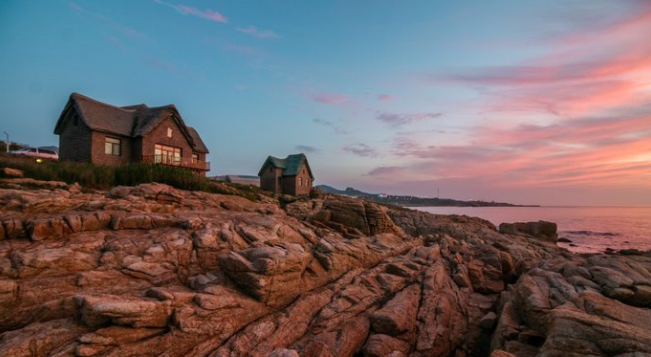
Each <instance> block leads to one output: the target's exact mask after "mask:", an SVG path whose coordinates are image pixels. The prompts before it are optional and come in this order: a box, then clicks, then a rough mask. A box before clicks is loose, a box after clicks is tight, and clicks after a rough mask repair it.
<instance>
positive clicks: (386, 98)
mask: <svg viewBox="0 0 651 357" xmlns="http://www.w3.org/2000/svg"><path fill="white" fill-rule="evenodd" d="M377 100H379V101H380V102H390V101H392V100H393V96H392V95H390V94H380V95H378V96H377Z"/></svg>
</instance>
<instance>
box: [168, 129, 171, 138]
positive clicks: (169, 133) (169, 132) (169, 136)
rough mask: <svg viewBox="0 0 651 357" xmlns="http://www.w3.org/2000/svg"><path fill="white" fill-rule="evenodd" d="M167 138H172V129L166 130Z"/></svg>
mask: <svg viewBox="0 0 651 357" xmlns="http://www.w3.org/2000/svg"><path fill="white" fill-rule="evenodd" d="M167 137H168V138H171V137H172V128H167Z"/></svg>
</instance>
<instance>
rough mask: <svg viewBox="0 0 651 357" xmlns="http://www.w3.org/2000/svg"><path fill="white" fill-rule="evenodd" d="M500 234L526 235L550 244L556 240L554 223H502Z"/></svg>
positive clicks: (556, 234)
mask: <svg viewBox="0 0 651 357" xmlns="http://www.w3.org/2000/svg"><path fill="white" fill-rule="evenodd" d="M500 233H503V234H527V235H530V236H533V237H538V238H542V239H544V240H548V241H551V242H556V240H557V239H558V233H557V227H556V223H552V222H546V221H538V222H527V223H522V222H518V223H502V224H500Z"/></svg>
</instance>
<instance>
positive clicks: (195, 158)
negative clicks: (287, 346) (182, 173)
mask: <svg viewBox="0 0 651 357" xmlns="http://www.w3.org/2000/svg"><path fill="white" fill-rule="evenodd" d="M198 162H199V154H192V163H193V164H196V163H198Z"/></svg>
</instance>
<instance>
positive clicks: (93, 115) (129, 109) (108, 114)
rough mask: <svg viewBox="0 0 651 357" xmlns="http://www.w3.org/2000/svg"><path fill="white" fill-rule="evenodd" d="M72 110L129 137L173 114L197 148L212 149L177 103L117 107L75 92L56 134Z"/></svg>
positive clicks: (94, 125) (87, 121)
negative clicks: (179, 110) (182, 114)
mask: <svg viewBox="0 0 651 357" xmlns="http://www.w3.org/2000/svg"><path fill="white" fill-rule="evenodd" d="M69 110H75V111H76V112H77V114H78V115H79V117H80V118H81V120H82V121H83V122H84V123H85V124H86V126H88V128H90V129H91V130H96V131H103V132H106V133H111V134H117V135H122V136H129V137H139V136H145V135H147V134H148V133H149V132H151V131H152V130H154V129H155V128H156V127H158V125H159V124H160V123H162V122H163V121H164V120H165V119H167V118H169V117H172V118H173V119H174V120H175V121H176V122H177V124H178V125H179V128H180V129H181V132H182V133H183V135H184V136H185V137H186V139H187V140H188V142H189V143H190V145H191V146H192V148H193V150H195V151H197V152H202V153H207V152H208V148H206V145H205V144H204V142H203V140H201V137H200V136H199V133H197V131H196V130H194V129H193V128H190V127H188V126H186V125H185V122H184V121H183V118H182V117H181V114H179V112H178V110H177V109H176V107H175V106H174V105H173V104H170V105H166V106H162V107H148V106H147V105H145V104H137V105H130V106H125V107H117V106H114V105H110V104H106V103H102V102H100V101H97V100H95V99H92V98H89V97H86V96H85V95H82V94H79V93H72V94H71V95H70V99H69V100H68V103H67V104H66V106H65V108H64V109H63V111H62V112H61V115H60V116H59V120H58V121H57V124H56V127H55V128H54V133H55V134H61V131H62V130H63V124H64V123H63V122H64V119H65V118H66V117H67V113H68V111H69Z"/></svg>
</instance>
